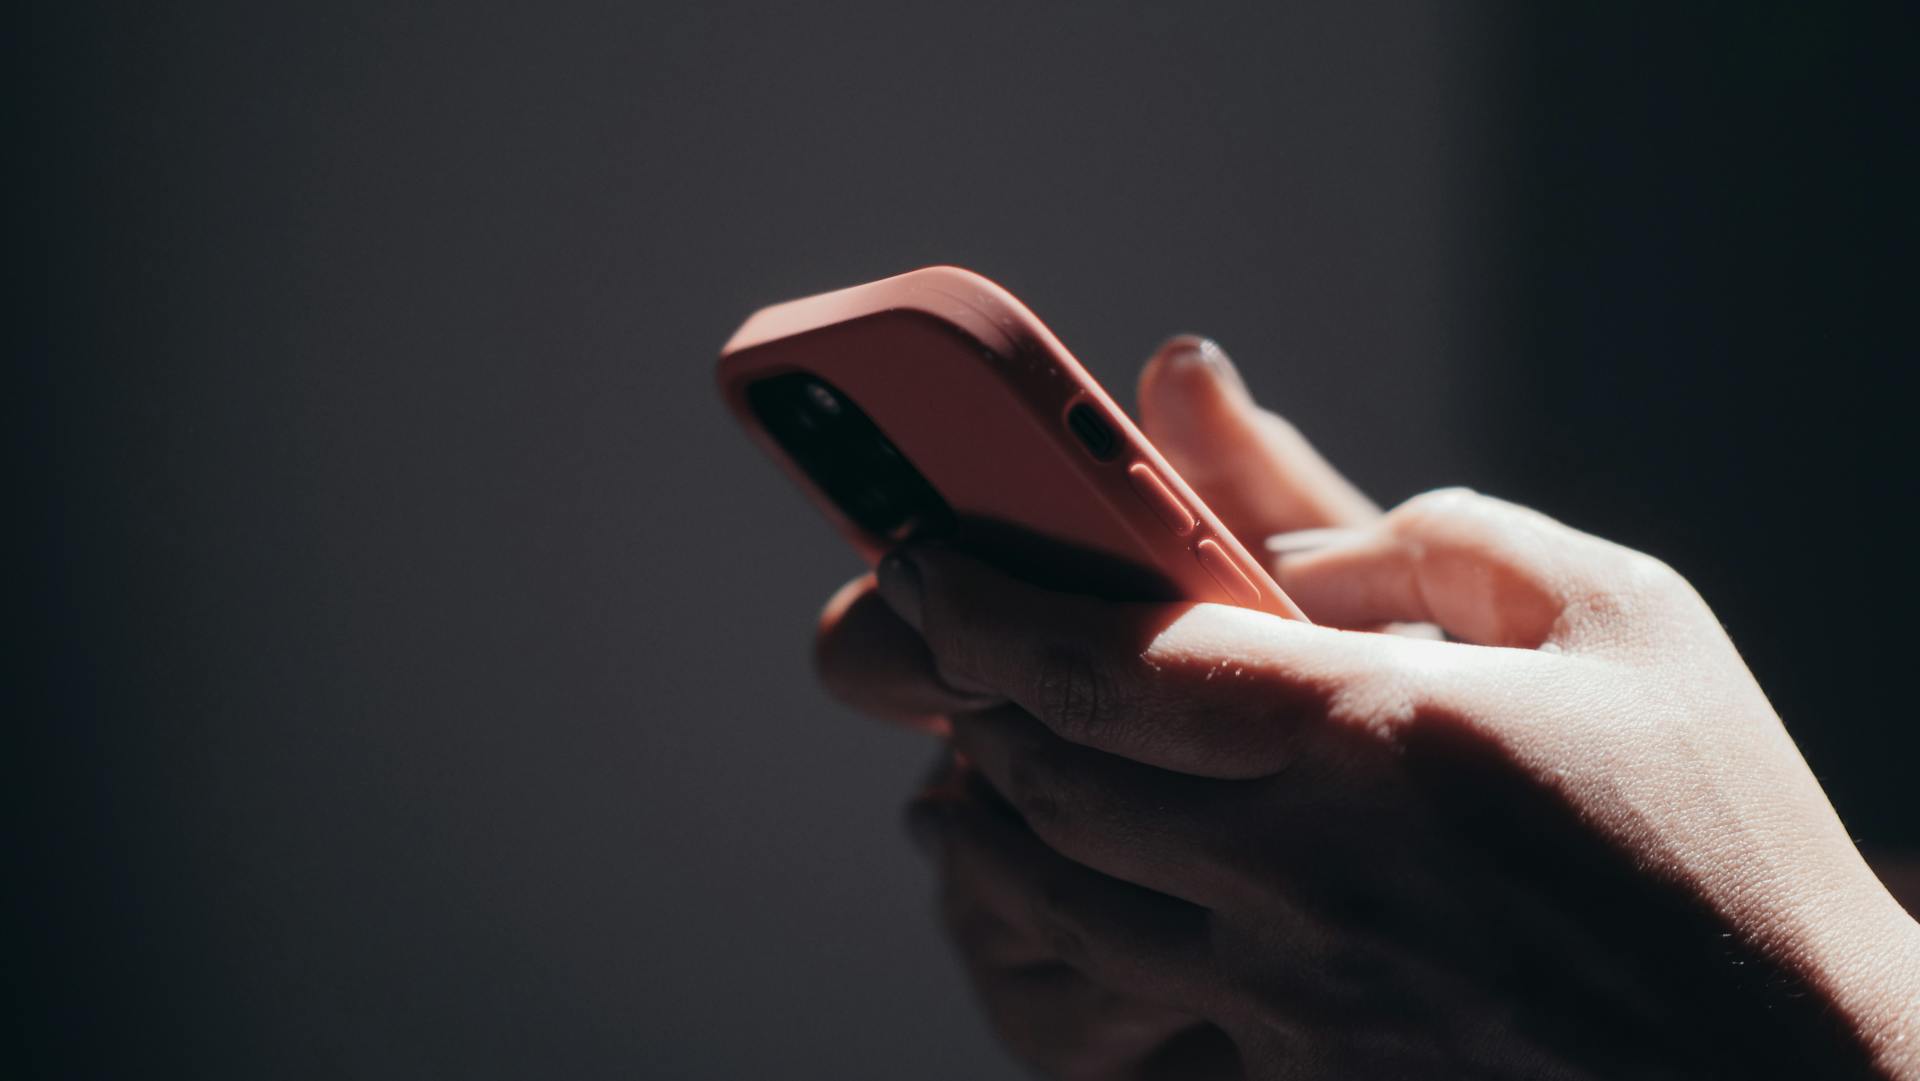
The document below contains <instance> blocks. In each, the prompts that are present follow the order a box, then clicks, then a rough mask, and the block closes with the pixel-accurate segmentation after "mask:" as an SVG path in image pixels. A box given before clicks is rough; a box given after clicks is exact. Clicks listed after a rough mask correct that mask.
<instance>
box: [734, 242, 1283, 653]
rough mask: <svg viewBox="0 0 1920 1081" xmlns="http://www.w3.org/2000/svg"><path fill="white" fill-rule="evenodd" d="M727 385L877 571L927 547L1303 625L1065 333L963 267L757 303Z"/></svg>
mask: <svg viewBox="0 0 1920 1081" xmlns="http://www.w3.org/2000/svg"><path fill="white" fill-rule="evenodd" d="M719 383H720V391H721V393H722V394H723V395H724V396H725V398H726V400H727V403H728V405H729V406H730V407H731V409H732V410H733V412H734V414H735V415H736V416H737V417H738V418H739V419H740V421H741V423H742V424H744V425H745V426H746V428H747V430H748V431H749V432H750V433H752V435H753V436H754V438H755V439H757V440H758V441H759V443H760V444H761V445H762V446H763V447H764V448H765V449H766V450H767V452H768V453H769V454H771V455H772V456H773V458H774V459H775V460H776V461H778V462H779V463H780V464H781V466H782V467H783V468H784V469H785V470H786V472H787V474H788V475H789V476H790V477H791V478H792V479H793V481H794V482H795V483H796V484H798V485H799V486H800V487H801V488H802V489H804V490H805V491H806V492H807V494H808V495H809V496H810V497H811V499H812V500H813V502H814V503H815V504H816V505H817V506H818V507H819V508H820V510H821V511H822V512H823V513H824V514H825V515H826V516H827V518H828V519H829V520H831V521H832V522H833V524H834V525H835V526H836V527H837V528H838V529H839V531H840V532H841V534H842V535H843V536H845V538H846V539H847V541H848V542H849V543H851V544H852V546H853V547H854V549H855V550H856V551H858V552H859V553H860V555H861V556H862V557H863V558H864V559H866V561H867V562H868V563H869V564H872V563H875V562H877V561H878V560H879V559H880V558H881V557H882V556H884V555H885V554H886V552H887V551H888V550H890V549H892V548H893V547H895V546H896V545H900V544H903V543H907V542H909V541H935V542H939V543H942V544H947V545H951V546H953V547H955V548H958V549H960V550H963V551H966V552H968V553H969V554H971V555H974V556H976V557H977V558H980V559H982V560H984V561H986V562H988V563H990V564H993V565H995V566H997V567H999V568H1000V569H1001V570H1003V571H1005V572H1006V573H1008V574H1012V575H1015V576H1017V577H1019V578H1021V579H1023V580H1026V581H1028V582H1031V583H1033V584H1035V585H1039V586H1043V587H1047V588H1052V589H1058V590H1063V591H1068V592H1077V593H1086V594H1092V595H1097V596H1102V597H1106V598H1109V599H1113V600H1161V601H1164V600H1192V601H1213V602H1218V603H1221V604H1233V605H1239V606H1241V607H1246V608H1256V609H1260V610H1262V611H1266V612H1271V613H1274V614H1276V615H1282V616H1287V617H1290V618H1294V619H1301V618H1304V617H1303V616H1301V614H1300V610H1299V609H1298V608H1297V607H1295V606H1294V604H1293V602H1292V601H1291V600H1289V599H1288V598H1287V595H1286V594H1285V593H1282V592H1281V591H1280V587H1279V586H1278V585H1276V584H1275V583H1274V581H1273V578H1272V577H1271V576H1270V575H1269V574H1268V573H1267V570H1266V568H1265V567H1264V566H1262V565H1261V563H1260V562H1259V561H1258V560H1256V559H1254V558H1253V557H1252V556H1251V555H1249V554H1248V553H1247V551H1246V549H1245V548H1244V547H1242V546H1241V544H1240V543H1239V542H1238V541H1236V540H1235V539H1234V536H1233V534H1232V533H1230V532H1228V531H1227V529H1226V528H1225V527H1224V526H1222V525H1221V524H1220V520H1219V519H1218V518H1217V517H1215V516H1214V514H1213V512H1212V511H1210V510H1208V509H1207V506H1206V504H1204V503H1202V502H1201V501H1200V498H1199V497H1198V496H1197V495H1195V494H1194V492H1193V489H1191V488H1189V487H1188V486H1187V484H1186V482H1184V481H1183V480H1181V479H1180V475H1179V474H1178V473H1175V472H1174V470H1173V468H1172V467H1171V466H1169V465H1168V464H1167V461H1166V459H1165V458H1163V457H1161V455H1160V453H1159V452H1158V451H1156V450H1155V449H1154V448H1153V445H1152V444H1150V443H1148V442H1147V439H1146V437H1145V436H1143V435H1141V433H1140V431H1139V429H1137V428H1136V427H1134V425H1133V423H1132V422H1131V421H1130V420H1128V418H1127V415H1126V413H1125V412H1124V411H1122V410H1121V409H1120V408H1119V407H1118V406H1117V405H1115V404H1114V401H1113V399H1112V397H1110V396H1109V395H1108V394H1107V392H1106V391H1105V390H1103V389H1102V388H1101V387H1100V385H1099V383H1097V382H1096V381H1095V380H1094V379H1093V377H1092V376H1091V375H1089V374H1087V371H1086V369H1085V368H1083V367H1081V366H1080V363H1079V361H1077V360H1075V359H1074V358H1073V355H1072V354H1071V353H1068V352H1067V350H1066V347H1065V346H1063V345H1061V344H1060V341H1059V339H1057V338H1055V337H1054V336H1053V334H1052V333H1051V332H1050V331H1048V329H1047V328H1046V326H1045V325H1044V324H1042V323H1041V322H1040V320H1039V319H1037V318H1035V317H1034V315H1033V313H1032V312H1030V311H1028V310H1027V308H1026V306H1025V305H1023V304H1021V303H1020V302H1019V301H1018V300H1016V299H1014V297H1013V295H1012V294H1011V293H1009V292H1007V291H1006V290H1005V289H1002V288H1000V287H999V286H998V285H995V284H994V283H993V282H991V281H988V280H987V279H986V278H983V277H981V276H980V275H978V274H975V273H972V272H971V271H967V270H961V269H959V268H958V267H945V266H942V267H929V268H926V269H924V270H916V271H913V272H911V273H908V274H902V275H899V276H898V277H892V278H887V279H885V280H882V281H877V282H873V283H870V284H867V285H859V286H854V287H853V288H851V289H841V290H838V291H836V292H831V293H822V294H820V295H818V296H812V297H807V298H805V299H802V300H794V301H788V302H787V303H784V304H776V305H774V306H772V307H769V308H763V309H761V310H760V311H757V312H755V313H754V314H753V315H751V316H750V317H748V319H747V321H746V322H745V323H743V324H741V326H740V329H739V330H737V331H735V332H734V335H733V337H732V339H731V340H729V341H728V342H727V344H726V347H725V348H724V349H723V350H722V351H721V355H720V364H719Z"/></svg>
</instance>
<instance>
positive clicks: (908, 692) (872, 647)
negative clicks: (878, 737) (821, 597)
mask: <svg viewBox="0 0 1920 1081" xmlns="http://www.w3.org/2000/svg"><path fill="white" fill-rule="evenodd" d="M813 656H814V669H815V671H816V672H817V673H818V674H819V678H820V682H821V685H822V686H824V687H825V688H826V689H827V692H828V693H829V694H831V695H833V696H834V697H835V698H838V699H839V700H840V701H842V702H845V703H846V704H847V705H849V706H852V707H853V708H854V709H857V710H859V711H861V712H862V713H866V714H870V715H872V716H875V717H879V718H881V719H883V720H890V721H898V722H900V723H903V724H909V725H913V726H916V727H924V728H937V727H939V724H938V722H939V719H940V718H942V717H944V716H946V715H947V714H949V713H955V712H958V711H961V710H968V709H982V708H985V707H987V706H991V705H993V704H995V703H997V702H998V701H1000V699H998V698H997V697H995V696H992V695H982V694H976V693H969V692H967V691H963V690H960V689H957V688H955V687H952V686H950V685H949V684H948V683H947V682H946V681H945V680H943V679H942V678H941V677H940V674H939V673H938V672H937V671H935V669H934V664H933V655H932V654H931V653H929V652H928V651H927V645H926V643H925V642H924V641H922V640H921V638H920V633H919V632H918V631H916V630H914V629H913V628H912V627H910V626H908V625H907V624H906V623H905V622H903V621H902V620H901V619H900V617H899V616H896V615H894V614H893V610H892V609H891V608H889V607H887V604H886V602H885V601H883V600H881V599H880V596H879V595H878V594H877V593H875V592H874V587H873V576H872V575H870V574H868V575H862V576H860V577H859V578H855V579H854V580H853V581H851V582H848V583H847V584H846V585H845V586H842V587H841V588H840V590H839V591H838V592H836V593H835V594H834V595H833V598H832V599H831V600H829V601H828V602H827V606H826V608H825V609H823V610H822V611H821V614H820V624H819V630H818V631H817V632H816V634H815V636H814V653H813Z"/></svg>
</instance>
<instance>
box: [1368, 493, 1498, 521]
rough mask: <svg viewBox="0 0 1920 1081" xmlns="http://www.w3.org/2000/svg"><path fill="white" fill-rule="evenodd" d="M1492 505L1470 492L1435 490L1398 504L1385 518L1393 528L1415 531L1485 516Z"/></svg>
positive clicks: (1485, 499)
mask: <svg viewBox="0 0 1920 1081" xmlns="http://www.w3.org/2000/svg"><path fill="white" fill-rule="evenodd" d="M1492 502H1493V501H1492V500H1490V499H1488V498H1487V497H1486V496H1483V495H1481V494H1480V493H1479V492H1476V491H1474V490H1473V489H1471V488H1462V487H1452V488H1435V489H1434V490H1432V491H1430V492H1422V493H1420V494H1419V495H1416V496H1414V497H1413V498H1412V499H1409V500H1407V501H1406V502H1405V503H1402V504H1400V506H1399V507H1397V508H1395V509H1394V511H1393V512H1392V514H1391V515H1390V516H1389V517H1391V518H1392V519H1393V524H1394V525H1396V526H1400V527H1402V528H1407V527H1412V528H1419V527H1421V526H1429V525H1435V524H1439V523H1444V522H1450V521H1458V520H1460V519H1463V518H1469V517H1473V516H1475V515H1478V514H1482V513H1485V510H1486V508H1487V507H1488V506H1489V505H1491V504H1492Z"/></svg>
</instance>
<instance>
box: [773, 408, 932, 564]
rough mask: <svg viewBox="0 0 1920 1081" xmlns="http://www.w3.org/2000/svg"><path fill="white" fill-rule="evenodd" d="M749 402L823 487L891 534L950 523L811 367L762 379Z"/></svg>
mask: <svg viewBox="0 0 1920 1081" xmlns="http://www.w3.org/2000/svg"><path fill="white" fill-rule="evenodd" d="M747 402H748V404H749V405H751V406H752V407H753V411H754V413H755V414H756V415H758V416H759V418H760V423H761V425H762V426H763V427H764V428H765V429H766V432H767V434H768V435H771V436H772V437H773V438H774V441H775V442H777V443H779V444H780V446H781V448H782V449H783V450H785V451H786V453H787V456H788V457H789V458H791V459H792V460H793V463H794V464H795V465H797V466H799V467H800V469H801V471H802V472H804V473H806V475H807V476H808V478H809V479H811V480H812V481H813V483H814V485H815V486H816V487H817V488H818V489H819V491H820V493H821V494H822V495H824V496H826V497H827V498H828V499H829V500H831V501H832V502H833V503H834V505H835V506H837V507H839V508H840V511H841V513H843V514H845V515H846V516H847V517H848V518H849V519H851V520H852V521H853V522H854V524H856V525H858V526H859V527H860V528H861V529H863V530H865V531H866V532H868V533H872V534H874V535H875V536H878V537H883V538H886V539H887V540H889V541H901V540H906V539H908V538H917V537H928V536H937V535H941V534H944V533H946V532H948V531H950V530H951V528H952V526H953V520H954V519H953V510H952V508H951V507H949V506H948V505H947V501H946V500H945V499H942V498H941V497H940V493H939V492H937V491H935V490H934V488H933V485H931V484H929V483H928V482H927V479H926V477H924V476H922V475H921V473H920V471H919V470H918V469H915V468H914V466H913V463H912V462H910V461H908V460H907V456H906V455H905V454H903V453H901V451H900V449H899V448H898V447H896V446H894V444H893V442H892V441H891V440H889V439H888V438H887V437H886V435H885V434H884V433H883V432H881V431H880V428H879V426H878V425H876V424H874V423H873V421H872V419H870V418H869V417H868V416H867V414H866V412H865V411H864V410H862V409H861V408H860V406H859V405H858V404H857V403H856V402H855V401H854V400H853V399H852V398H850V397H848V396H847V395H846V393H845V392H843V391H842V390H840V389H839V388H838V387H835V386H832V385H831V384H829V383H827V382H826V381H825V380H823V379H821V378H819V377H818V376H816V375H813V374H811V373H808V372H789V373H787V374H785V375H776V376H772V377H769V378H767V379H762V380H760V381H759V382H757V383H754V384H753V385H752V386H750V387H748V388H747Z"/></svg>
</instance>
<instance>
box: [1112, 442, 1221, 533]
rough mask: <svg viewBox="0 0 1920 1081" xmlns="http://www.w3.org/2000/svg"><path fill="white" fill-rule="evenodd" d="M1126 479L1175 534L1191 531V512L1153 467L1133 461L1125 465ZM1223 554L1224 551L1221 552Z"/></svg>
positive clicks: (1192, 520) (1193, 523)
mask: <svg viewBox="0 0 1920 1081" xmlns="http://www.w3.org/2000/svg"><path fill="white" fill-rule="evenodd" d="M1127 479H1128V480H1130V481H1132V482H1133V490H1134V491H1135V492H1137V493H1139V495H1140V498H1141V499H1142V500H1144V501H1145V502H1146V504H1147V506H1149V507H1152V508H1153V513H1154V514H1156V515H1159V517H1160V520H1161V521H1163V522H1165V523H1167V528H1168V529H1171V530H1173V532H1174V535H1175V536H1179V537H1184V536H1186V535H1187V534H1189V533H1191V532H1193V527H1194V525H1195V522H1194V519H1193V514H1192V512H1190V511H1188V510H1187V508H1186V507H1185V506H1184V505H1182V504H1181V502H1180V498H1179V497H1178V496H1176V495H1174V494H1173V491H1172V490H1171V489H1169V488H1168V487H1167V482H1166V481H1163V480H1161V479H1160V477H1159V475H1158V474H1156V473H1155V472H1154V471H1153V467H1152V466H1150V465H1148V464H1147V463H1145V462H1135V463H1133V464H1132V465H1130V466H1128V467H1127ZM1223 554H1224V553H1223Z"/></svg>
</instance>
